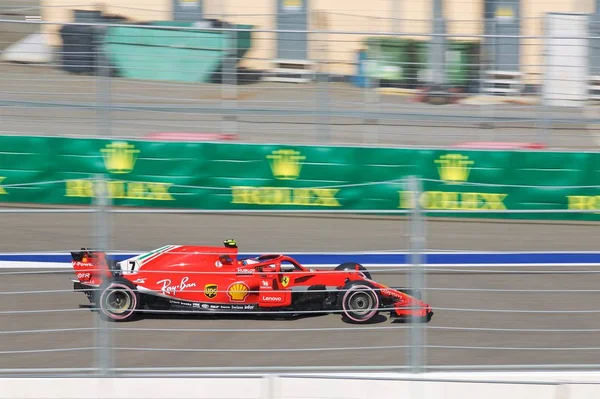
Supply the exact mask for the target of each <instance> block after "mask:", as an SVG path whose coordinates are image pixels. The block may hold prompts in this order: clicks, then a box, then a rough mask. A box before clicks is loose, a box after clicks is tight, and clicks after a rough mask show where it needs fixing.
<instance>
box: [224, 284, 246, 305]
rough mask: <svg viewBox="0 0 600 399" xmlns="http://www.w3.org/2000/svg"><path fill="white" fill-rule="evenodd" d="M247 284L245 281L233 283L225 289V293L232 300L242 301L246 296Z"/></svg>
mask: <svg viewBox="0 0 600 399" xmlns="http://www.w3.org/2000/svg"><path fill="white" fill-rule="evenodd" d="M248 290H249V288H248V285H247V284H246V283H240V282H237V283H233V284H231V285H230V286H229V288H228V289H227V295H229V298H231V300H232V301H236V302H243V301H244V299H246V297H247V296H248Z"/></svg>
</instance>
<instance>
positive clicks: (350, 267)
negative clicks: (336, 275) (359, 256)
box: [333, 262, 372, 280]
mask: <svg viewBox="0 0 600 399" xmlns="http://www.w3.org/2000/svg"><path fill="white" fill-rule="evenodd" d="M357 266H358V270H360V271H361V272H362V274H364V275H365V277H366V278H368V279H369V280H372V279H371V273H369V272H368V270H367V268H366V267H364V266H363V265H361V264H360V263H356V262H344V263H342V264H341V265H339V266H337V267H336V268H335V269H333V270H350V271H356V267H357Z"/></svg>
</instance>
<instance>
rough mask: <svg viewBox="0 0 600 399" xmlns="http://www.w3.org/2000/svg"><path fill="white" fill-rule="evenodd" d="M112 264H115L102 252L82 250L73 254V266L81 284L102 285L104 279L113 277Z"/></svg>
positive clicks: (89, 249) (88, 249)
mask: <svg viewBox="0 0 600 399" xmlns="http://www.w3.org/2000/svg"><path fill="white" fill-rule="evenodd" d="M112 263H114V262H112V261H111V260H110V259H107V257H106V253H105V252H104V251H101V250H96V249H91V248H81V251H73V252H71V265H72V266H73V269H74V270H75V273H76V275H77V279H78V280H79V282H81V283H86V284H90V285H100V284H102V282H103V281H104V279H106V278H110V277H112V275H113V272H112V271H111V269H112V267H111V265H112Z"/></svg>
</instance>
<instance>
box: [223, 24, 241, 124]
mask: <svg viewBox="0 0 600 399" xmlns="http://www.w3.org/2000/svg"><path fill="white" fill-rule="evenodd" d="M235 29H237V28H234V29H232V30H230V31H228V32H227V35H226V37H227V40H228V44H227V52H226V55H225V57H224V59H223V67H222V68H221V89H222V90H221V91H222V102H221V104H222V110H223V122H222V123H223V125H222V127H221V132H222V133H227V134H235V133H237V131H238V126H237V116H236V109H237V97H238V88H237V84H238V81H237V57H238V48H237V37H238V35H237V31H236V30H235Z"/></svg>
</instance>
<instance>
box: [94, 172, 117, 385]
mask: <svg viewBox="0 0 600 399" xmlns="http://www.w3.org/2000/svg"><path fill="white" fill-rule="evenodd" d="M94 185H95V190H94V193H95V198H94V199H95V205H96V213H95V227H96V229H95V231H96V240H95V241H96V245H95V247H96V249H97V250H98V251H105V252H108V251H109V247H110V224H109V219H108V218H109V213H108V212H107V210H108V208H109V206H110V203H109V195H108V194H109V193H108V186H107V182H106V179H105V177H104V175H100V176H97V177H96V180H95V182H94ZM97 306H98V305H97V304H96V307H97ZM94 320H95V324H96V325H95V326H96V337H95V339H96V367H97V368H98V371H99V373H100V374H102V375H109V374H111V370H112V368H113V353H112V348H113V342H112V331H111V323H110V322H108V321H105V320H103V319H102V318H100V317H99V316H96V317H94Z"/></svg>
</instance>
